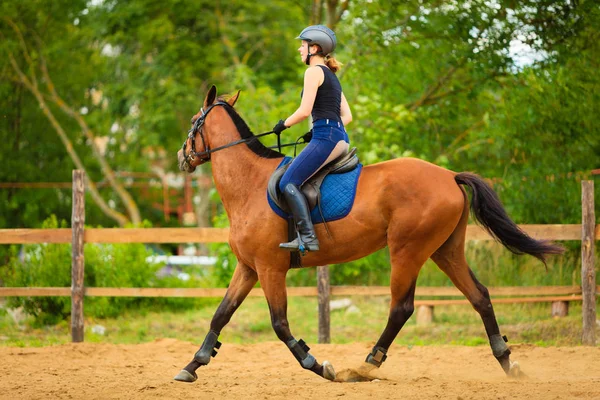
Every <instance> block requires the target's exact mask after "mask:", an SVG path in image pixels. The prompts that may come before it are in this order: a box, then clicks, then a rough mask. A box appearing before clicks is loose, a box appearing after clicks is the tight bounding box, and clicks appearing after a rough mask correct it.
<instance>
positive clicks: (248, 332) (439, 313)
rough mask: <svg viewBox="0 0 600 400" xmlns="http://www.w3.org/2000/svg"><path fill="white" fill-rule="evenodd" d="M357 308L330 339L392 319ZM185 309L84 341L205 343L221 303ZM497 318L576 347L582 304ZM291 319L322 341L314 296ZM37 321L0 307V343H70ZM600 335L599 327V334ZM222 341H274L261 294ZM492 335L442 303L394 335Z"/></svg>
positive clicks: (478, 340)
mask: <svg viewBox="0 0 600 400" xmlns="http://www.w3.org/2000/svg"><path fill="white" fill-rule="evenodd" d="M351 299H352V301H353V303H354V304H355V305H356V306H357V307H358V308H359V309H360V312H359V313H348V312H346V310H336V311H332V313H331V341H332V343H350V342H366V343H374V342H375V341H376V340H377V339H378V337H379V335H380V334H381V332H382V330H383V328H384V327H385V323H386V321H387V312H388V307H389V305H388V301H389V298H386V297H367V296H355V297H351ZM212 303H213V304H209V305H206V303H204V305H203V306H202V307H200V308H197V309H191V310H187V311H181V312H166V311H164V312H153V311H147V310H146V311H137V312H133V311H132V312H128V313H127V314H125V315H122V316H120V317H118V318H108V319H90V318H88V319H86V321H85V328H86V331H85V341H86V342H97V343H128V344H134V343H144V342H150V341H153V340H155V339H157V338H165V337H168V338H176V339H179V340H184V341H189V342H193V343H197V344H200V343H201V342H202V340H203V339H204V335H205V334H206V332H207V331H208V327H209V325H210V320H211V318H212V315H213V313H214V311H215V309H216V307H217V305H218V303H219V300H217V299H215V300H214V301H212ZM495 310H496V316H497V318H498V322H499V324H500V328H501V333H502V334H504V335H507V336H508V337H509V340H510V343H530V344H536V345H541V346H572V345H578V344H580V336H581V303H580V302H573V303H571V305H570V309H569V316H568V317H565V318H560V319H553V318H551V317H550V304H549V303H547V304H545V303H542V304H498V305H496V306H495ZM288 319H289V322H290V327H291V329H292V333H293V334H294V336H295V337H296V338H303V339H304V340H306V341H307V342H308V343H316V342H317V335H318V315H317V300H316V298H298V297H296V298H290V299H289V302H288ZM31 322H32V320H31V319H27V320H25V321H24V322H23V323H22V324H21V325H17V324H16V323H15V322H14V320H13V318H12V317H11V316H10V315H9V314H8V313H7V312H6V311H5V310H3V309H1V308H0V345H5V346H34V347H35V346H48V345H54V344H60V343H68V342H70V341H71V336H70V327H69V323H68V322H67V321H64V322H62V323H60V324H58V325H55V326H48V327H43V328H34V327H33V324H32V323H31ZM94 325H102V326H104V327H105V328H106V332H105V334H104V335H98V334H95V333H92V327H93V326H94ZM598 336H599V337H600V332H599V334H598ZM220 340H221V341H222V342H224V343H256V342H264V341H275V340H277V337H276V336H275V334H274V332H273V330H272V328H271V323H270V318H269V311H268V307H267V304H266V302H265V300H264V299H262V298H249V299H247V300H246V301H245V302H244V304H243V305H242V306H241V307H240V309H239V310H238V311H237V313H236V314H235V315H234V316H233V318H232V320H231V322H230V323H229V325H227V327H225V329H224V330H223V332H222V334H221V337H220ZM486 343H487V339H486V336H485V330H484V328H483V323H482V322H481V320H480V318H479V315H478V314H477V313H476V312H475V311H474V310H473V309H472V308H471V307H470V306H468V305H464V306H463V305H458V306H438V307H436V308H435V314H434V323H433V324H432V325H430V326H427V327H423V326H417V325H416V321H415V317H414V316H413V317H412V318H411V319H410V320H409V321H408V322H407V324H406V325H405V327H404V328H403V330H402V331H401V333H400V335H399V336H398V338H397V339H396V344H398V345H402V346H413V345H440V344H455V345H467V346H473V345H481V344H486Z"/></svg>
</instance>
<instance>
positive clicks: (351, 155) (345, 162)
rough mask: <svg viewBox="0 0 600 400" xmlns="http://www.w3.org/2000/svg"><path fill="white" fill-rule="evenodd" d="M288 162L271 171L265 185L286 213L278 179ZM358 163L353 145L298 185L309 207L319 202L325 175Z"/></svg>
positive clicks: (286, 167)
mask: <svg viewBox="0 0 600 400" xmlns="http://www.w3.org/2000/svg"><path fill="white" fill-rule="evenodd" d="M290 164H291V162H290V163H287V164H286V165H284V166H282V167H279V168H277V169H276V170H275V172H273V175H271V178H269V184H268V186H267V190H268V192H269V197H271V199H272V200H273V202H274V203H275V204H276V205H277V207H279V208H281V209H282V210H283V211H285V212H286V213H289V212H290V210H289V208H288V206H287V203H286V202H285V199H284V198H283V195H282V194H281V192H280V191H279V181H280V180H281V177H282V176H283V174H284V173H285V171H286V170H287V169H288V167H289V166H290ZM358 164H359V160H358V156H357V155H356V147H353V148H352V149H350V150H349V151H348V152H347V153H345V154H342V155H341V156H339V157H338V158H336V159H335V160H333V161H331V162H330V163H329V164H327V165H325V166H324V167H323V168H321V169H320V170H319V172H317V173H316V174H314V175H313V176H312V177H311V178H310V179H309V180H308V181H306V182H304V184H303V185H302V186H301V187H300V190H302V193H304V196H305V197H306V200H307V201H308V206H309V208H310V209H311V210H312V209H313V208H314V207H315V206H316V205H317V204H318V203H319V198H320V196H321V184H322V183H323V180H324V179H325V177H326V176H327V175H329V174H342V173H344V172H348V171H352V170H353V169H354V168H356V166H357V165H358Z"/></svg>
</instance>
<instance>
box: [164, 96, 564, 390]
mask: <svg viewBox="0 0 600 400" xmlns="http://www.w3.org/2000/svg"><path fill="white" fill-rule="evenodd" d="M216 94H217V91H216V88H215V87H214V86H213V87H211V88H210V90H209V91H208V94H207V96H206V99H205V100H204V106H203V108H202V109H201V110H200V112H199V113H198V114H196V115H195V116H194V118H193V120H192V123H193V127H192V129H191V130H190V132H189V135H188V139H187V140H186V141H185V143H184V146H183V148H182V149H181V150H179V152H178V153H177V158H178V162H179V167H180V169H181V170H182V171H187V172H193V171H194V170H195V168H196V167H197V166H198V165H200V164H202V163H204V162H207V161H212V163H213V166H212V172H213V177H214V182H215V185H216V188H217V190H218V192H219V194H220V196H221V199H222V201H223V205H224V207H225V210H226V212H227V215H228V217H229V224H230V237H229V244H230V246H231V249H232V251H233V252H234V254H235V255H236V257H237V260H238V264H237V266H236V268H235V272H234V274H233V277H232V278H231V283H230V284H229V288H228V289H227V293H226V294H225V297H224V299H223V301H222V302H221V304H220V306H219V307H218V309H217V311H216V313H215V315H214V316H213V319H212V322H211V324H210V331H209V333H208V334H207V336H206V338H205V340H204V342H203V344H202V346H201V347H200V349H199V350H198V352H197V353H196V354H195V355H194V359H193V360H192V362H190V363H189V364H188V365H187V366H186V367H185V368H184V369H183V370H182V371H181V372H180V373H179V374H178V375H177V376H176V377H175V379H176V380H180V381H186V382H193V381H194V380H196V379H197V375H196V372H195V371H196V370H197V369H198V368H199V367H200V366H202V365H207V364H208V363H209V361H210V357H211V356H214V355H216V349H218V348H219V346H220V343H219V342H218V340H217V338H218V336H219V334H220V332H221V329H222V328H223V327H224V326H225V325H226V324H227V323H228V322H229V320H230V319H231V316H232V315H233V313H234V312H235V310H236V309H237V308H238V307H239V306H240V304H241V303H242V302H243V301H244V299H245V298H246V296H247V295H248V292H250V290H251V289H252V287H253V286H254V285H255V284H256V282H257V281H260V284H261V286H262V289H263V290H264V294H265V297H266V299H267V302H268V304H269V309H270V313H271V322H272V326H273V329H274V331H275V333H276V334H277V337H278V338H279V339H280V340H281V341H282V342H284V343H285V344H286V345H287V346H288V348H289V349H290V351H291V352H292V354H293V355H294V357H295V358H296V359H297V360H298V361H299V362H300V365H301V366H302V367H303V368H304V369H309V370H311V371H313V372H315V373H316V374H318V375H319V376H322V377H324V378H326V379H329V380H334V379H335V372H334V370H333V367H332V366H331V364H330V363H328V362H327V361H325V362H323V364H320V363H318V362H317V361H316V359H315V358H314V357H313V356H312V355H311V354H310V353H309V352H308V350H309V349H308V347H307V346H306V344H305V343H304V341H302V340H299V341H296V339H294V337H293V336H292V333H291V331H290V326H289V323H288V320H287V295H286V282H285V277H286V274H287V272H288V270H289V268H290V253H289V252H286V251H282V250H280V249H279V243H281V242H284V241H286V238H287V222H286V221H285V220H284V219H282V218H281V217H279V216H277V215H276V214H275V213H274V212H273V211H272V210H271V209H270V207H269V205H268V203H267V199H266V191H267V182H268V180H269V177H270V176H271V174H272V173H273V171H275V169H276V167H277V166H278V165H279V163H280V162H281V159H282V157H283V155H282V154H280V153H278V152H275V151H273V150H270V149H268V148H267V147H265V146H263V145H262V144H261V143H260V142H259V141H258V140H256V136H254V135H253V134H252V133H251V131H250V130H249V129H248V126H247V125H246V123H245V122H244V121H243V120H242V119H241V118H240V116H239V115H238V114H237V113H236V111H235V110H234V108H233V106H234V104H235V102H236V101H237V98H238V96H239V92H238V93H236V94H235V95H234V96H233V97H231V98H230V99H229V100H228V101H227V102H225V101H222V100H219V99H217V97H216ZM461 185H465V186H468V187H470V188H471V190H472V192H473V195H472V202H471V209H472V210H473V212H474V215H475V217H476V219H477V220H478V221H479V222H480V223H481V224H482V225H483V226H484V227H485V228H486V229H487V230H488V232H490V233H491V234H492V236H493V237H494V238H495V239H497V240H498V241H499V242H501V243H502V244H503V245H504V246H506V247H507V248H508V249H509V250H511V251H512V252H514V253H517V254H523V253H526V254H530V255H532V256H534V257H537V258H538V259H540V260H541V261H543V262H545V258H544V257H545V255H546V254H558V253H561V252H562V248H561V247H560V246H558V245H555V244H552V243H549V242H545V241H538V240H534V239H532V238H531V237H529V236H528V235H526V234H525V233H524V232H522V231H521V230H520V229H519V228H518V227H517V225H516V224H515V223H514V222H513V221H512V220H511V219H510V218H509V217H508V215H507V214H506V212H505V210H504V208H503V206H502V204H501V203H500V201H499V200H498V197H497V195H496V193H495V192H494V191H493V190H492V189H491V188H490V187H489V186H488V185H487V184H486V183H485V182H484V180H483V179H482V178H480V177H479V176H477V175H475V174H471V173H465V172H462V173H456V172H452V171H449V170H447V169H444V168H441V167H438V166H436V165H433V164H430V163H428V162H425V161H421V160H418V159H412V158H402V159H395V160H390V161H385V162H381V163H378V164H374V165H369V166H366V167H364V168H363V170H362V173H361V176H360V178H359V180H358V187H357V193H356V198H355V202H354V205H353V208H352V210H351V212H350V214H349V215H348V216H346V217H345V218H343V219H340V220H337V221H334V222H330V223H329V229H330V231H331V234H332V237H329V236H328V235H326V234H325V228H324V227H323V226H322V225H317V226H316V229H317V234H318V236H319V238H320V239H321V250H320V251H318V252H314V253H308V254H307V255H306V256H305V257H303V265H304V266H306V267H309V266H311V267H312V266H318V265H327V264H337V263H343V262H347V261H352V260H356V259H358V258H361V257H364V256H366V255H368V254H371V253H373V252H375V251H376V250H379V249H382V248H384V247H385V246H388V247H389V252H390V261H391V287H390V291H391V304H390V311H389V318H388V322H387V325H386V327H385V328H384V330H383V333H382V334H381V336H380V338H379V340H378V341H377V343H376V344H375V346H374V347H373V350H372V351H371V353H369V354H368V355H367V359H366V362H367V363H368V364H371V365H374V366H375V367H379V366H380V365H381V364H382V363H383V361H384V360H385V359H386V353H387V351H388V348H389V347H390V345H391V344H392V342H393V340H394V339H395V338H396V336H397V335H398V333H399V331H400V329H401V328H402V326H403V325H404V324H405V322H406V321H407V320H408V318H409V317H410V316H411V315H412V313H413V310H414V294H415V283H416V281H417V275H418V274H419V271H420V269H421V267H422V266H423V264H424V263H425V261H426V260H427V259H428V258H431V259H432V260H433V261H434V262H435V263H436V264H437V265H438V266H439V268H440V269H441V270H442V271H444V272H445V273H446V274H447V275H448V277H450V279H451V280H452V282H453V283H454V284H455V285H456V287H458V289H460V291H461V292H462V293H464V295H465V296H466V297H467V299H468V300H469V301H470V302H471V304H472V305H473V307H474V308H475V310H476V311H477V312H478V313H479V314H480V316H481V318H482V320H483V324H484V326H485V330H486V333H487V336H488V338H489V341H490V346H491V348H492V353H493V355H494V356H495V357H496V359H497V360H498V361H499V363H500V365H501V366H502V368H503V369H504V371H505V372H506V374H508V375H514V374H515V373H518V370H517V368H516V363H512V362H511V361H510V360H509V355H510V350H509V349H508V347H507V345H506V343H505V338H503V337H502V336H501V335H500V329H499V327H498V323H497V322H496V317H495V315H494V310H493V308H492V303H491V301H490V296H489V294H488V290H487V289H486V288H485V287H484V286H483V285H482V284H481V283H479V281H477V279H476V278H475V275H474V274H473V272H472V271H471V269H470V268H469V265H468V264H467V261H466V259H465V254H464V247H465V232H466V227H467V219H468V215H469V201H468V197H467V193H466V192H465V190H464V189H463V188H462V187H461Z"/></svg>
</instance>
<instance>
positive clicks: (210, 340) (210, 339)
mask: <svg viewBox="0 0 600 400" xmlns="http://www.w3.org/2000/svg"><path fill="white" fill-rule="evenodd" d="M218 337H219V335H217V333H216V332H213V331H210V332H208V334H207V335H206V338H205V339H204V342H203V343H202V346H201V347H200V350H198V351H197V352H196V354H194V360H195V361H197V362H198V363H199V364H200V365H207V364H208V363H209V362H210V357H211V356H212V357H215V356H216V355H217V350H216V349H218V348H220V347H221V342H219V341H218V340H217V339H218Z"/></svg>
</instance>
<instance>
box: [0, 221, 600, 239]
mask: <svg viewBox="0 0 600 400" xmlns="http://www.w3.org/2000/svg"><path fill="white" fill-rule="evenodd" d="M519 227H520V228H521V229H522V230H523V231H525V232H526V233H527V234H528V235H530V236H531V237H533V238H536V239H545V240H581V230H582V225H581V224H570V225H534V224H531V225H519ZM595 231H596V232H595V233H596V235H595V237H596V240H600V224H598V225H596V227H595ZM83 235H84V236H83V237H84V242H85V243H227V241H228V240H229V228H132V229H127V228H86V229H85V231H84V234H83ZM467 240H493V238H492V237H491V236H490V235H489V234H488V233H487V232H486V231H485V230H484V229H483V228H481V227H480V226H477V225H469V226H468V227H467ZM71 241H72V232H71V228H58V229H0V244H34V243H71Z"/></svg>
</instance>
